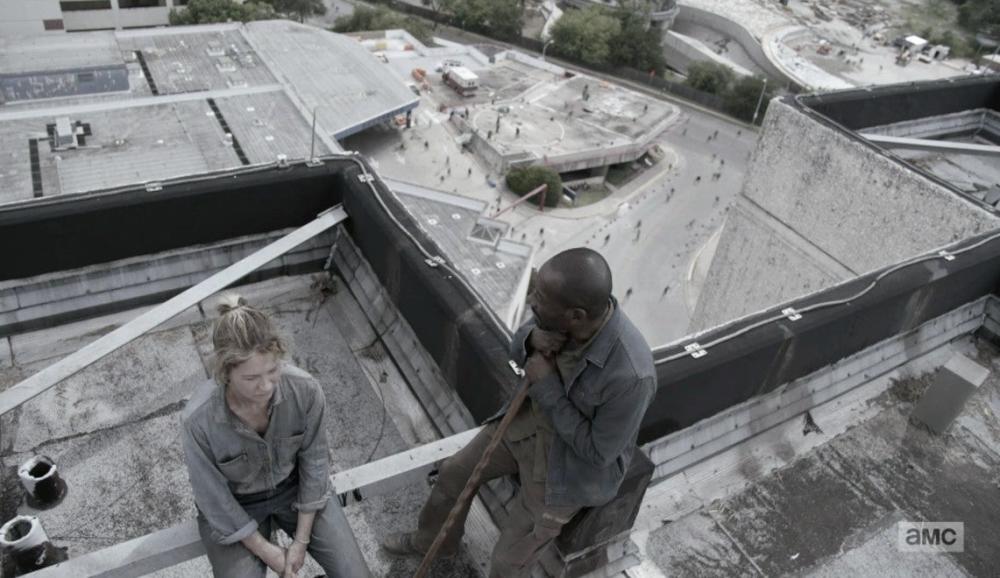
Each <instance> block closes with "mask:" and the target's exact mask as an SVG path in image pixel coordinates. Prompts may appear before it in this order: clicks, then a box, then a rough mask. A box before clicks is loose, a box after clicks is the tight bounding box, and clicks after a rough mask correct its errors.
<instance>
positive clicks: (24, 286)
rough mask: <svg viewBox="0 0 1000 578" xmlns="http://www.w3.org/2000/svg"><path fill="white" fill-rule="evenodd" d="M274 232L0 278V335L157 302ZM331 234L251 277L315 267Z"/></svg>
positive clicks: (327, 247)
mask: <svg viewBox="0 0 1000 578" xmlns="http://www.w3.org/2000/svg"><path fill="white" fill-rule="evenodd" d="M286 232H287V231H277V232H274V233H266V234H263V235H254V236H251V237H243V238H238V239H233V240H229V241H225V242H221V243H215V244H211V245H203V246H198V247H191V248H187V249H178V250H175V251H167V252H163V253H159V254H156V255H148V256H142V257H135V258H131V259H121V260H118V261H114V262H111V263H104V264H100V265H94V266H91V267H84V268H80V269H72V270H68V271H60V272H58V273H50V274H46V275H39V276H37V277H31V278H28V279H17V280H11V281H3V282H0V334H10V333H19V332H22V331H27V330H32V329H38V328H41V327H47V326H49V325H51V324H53V323H64V322H67V321H71V320H77V319H82V318H86V317H92V316H94V315H100V314H105V313H109V312H114V311H123V310H126V309H129V308H132V307H137V306H140V305H147V304H151V303H159V302H162V301H164V300H165V299H166V298H168V297H169V296H172V295H173V294H176V293H179V292H181V291H183V290H184V289H187V288H188V287H191V286H193V285H195V284H196V283H199V282H200V281H203V280H205V279H207V278H208V277H209V276H211V275H213V274H215V273H217V272H219V271H221V270H222V269H224V268H225V267H228V266H229V265H232V264H233V263H235V262H236V261H239V260H240V259H243V258H244V257H247V256H248V255H250V254H251V253H253V252H254V251H257V250H259V249H261V248H263V247H264V246H266V245H268V244H269V243H272V242H274V241H276V240H277V239H279V238H280V237H281V236H282V235H283V234H285V233H286ZM333 240H334V233H333V232H332V231H331V232H327V233H324V234H322V235H320V236H318V237H316V238H314V239H311V240H309V241H307V242H306V243H303V244H302V245H300V246H298V247H296V248H295V249H293V250H291V251H289V252H288V253H286V254H284V255H282V256H281V258H279V259H275V260H274V261H271V262H270V263H268V264H267V265H265V266H264V267H261V268H260V269H258V270H257V271H255V272H254V274H253V278H254V279H255V280H258V281H259V280H261V279H267V278H270V277H276V276H278V275H285V274H298V273H302V272H306V271H315V270H319V269H320V267H322V264H323V263H324V262H325V261H326V258H327V256H328V255H329V253H330V246H331V245H332V244H333Z"/></svg>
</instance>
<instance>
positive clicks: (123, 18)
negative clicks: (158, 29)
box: [56, 0, 174, 31]
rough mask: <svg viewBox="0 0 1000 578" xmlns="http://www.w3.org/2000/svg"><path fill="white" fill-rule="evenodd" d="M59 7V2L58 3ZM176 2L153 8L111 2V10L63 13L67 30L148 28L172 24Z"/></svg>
mask: <svg viewBox="0 0 1000 578" xmlns="http://www.w3.org/2000/svg"><path fill="white" fill-rule="evenodd" d="M56 4H57V5H58V2H57V3H56ZM173 6H174V0H166V2H165V5H164V6H154V7H151V8H119V7H118V0H111V9H110V10H77V11H68V12H63V15H62V18H63V20H64V21H65V23H66V30H70V31H73V30H102V29H109V28H114V29H117V30H121V29H123V28H146V27H150V26H167V25H168V24H170V9H171V8H173Z"/></svg>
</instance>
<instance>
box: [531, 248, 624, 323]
mask: <svg viewBox="0 0 1000 578" xmlns="http://www.w3.org/2000/svg"><path fill="white" fill-rule="evenodd" d="M543 267H544V268H547V269H550V270H551V271H552V272H553V273H555V274H556V275H557V276H558V279H560V282H559V284H558V286H557V287H556V288H555V290H556V295H554V297H556V298H557V299H558V300H559V301H560V302H561V303H562V304H563V305H565V306H566V307H571V308H579V309H583V310H584V311H585V312H586V313H587V317H588V318H590V319H594V318H596V317H598V316H600V315H601V314H602V313H604V312H605V311H606V310H607V307H608V301H609V300H610V299H611V288H612V286H611V268H610V267H609V266H608V262H607V261H606V260H605V259H604V257H602V256H601V254H600V253H598V252H597V251H594V250H593V249H587V248H585V247H577V248H574V249H568V250H566V251H563V252H562V253H559V254H558V255H556V256H554V257H552V258H551V259H549V260H548V261H546V262H545V264H544V265H543Z"/></svg>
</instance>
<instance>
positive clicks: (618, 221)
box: [515, 107, 757, 347]
mask: <svg viewBox="0 0 1000 578" xmlns="http://www.w3.org/2000/svg"><path fill="white" fill-rule="evenodd" d="M715 131H718V136H716V137H714V138H712V139H711V140H709V137H710V136H713V135H714V134H715ZM660 141H661V143H662V144H663V145H664V146H665V147H669V148H672V149H673V150H674V151H675V152H676V153H677V155H678V158H679V162H678V163H677V164H676V165H675V166H674V168H673V169H672V170H670V171H669V172H668V174H667V175H666V176H664V177H661V178H658V179H656V180H654V181H652V182H650V183H645V184H642V185H640V186H639V187H638V188H637V191H636V193H635V195H634V196H633V197H632V198H631V199H630V200H629V201H627V202H625V203H622V204H621V205H620V206H619V208H618V210H617V211H614V212H612V213H611V214H609V215H605V216H603V217H593V218H589V219H581V220H576V219H572V218H554V217H552V216H547V215H544V214H540V213H538V211H537V210H535V209H533V208H529V207H525V208H523V209H520V208H519V210H518V216H520V217H522V219H521V220H520V221H519V222H518V223H517V225H516V228H517V229H518V230H521V231H524V232H527V233H528V238H527V241H528V242H530V243H533V244H534V245H535V246H536V248H537V250H538V253H537V257H536V262H537V263H541V262H543V261H544V260H545V259H547V258H549V257H551V256H552V255H554V254H555V253H558V252H559V251H562V250H564V249H567V248H570V247H578V246H587V247H591V248H593V249H595V250H598V251H600V252H601V254H603V255H604V256H605V258H607V259H608V262H609V263H610V264H611V268H612V272H613V274H614V279H615V290H614V292H615V295H616V296H617V297H618V299H619V301H620V302H621V304H622V306H623V308H624V310H625V311H626V312H627V313H628V314H629V317H631V318H632V320H633V321H634V322H635V323H636V325H637V326H638V327H639V329H640V330H641V331H642V333H643V335H644V336H645V337H646V339H647V340H648V341H649V343H650V345H652V346H654V347H655V346H657V345H661V344H665V343H668V342H670V341H673V340H675V339H678V338H680V337H683V336H684V335H686V334H687V332H688V331H687V330H688V324H689V322H690V315H691V311H690V310H689V306H688V300H687V299H686V292H687V291H690V290H692V289H695V288H692V287H685V284H686V283H687V275H688V271H689V268H690V266H691V263H692V259H693V258H694V256H695V254H696V253H697V252H698V251H699V249H701V247H702V246H703V245H704V244H705V242H706V241H707V240H708V239H709V237H711V235H712V234H713V233H714V232H715V231H717V230H718V229H719V227H721V226H722V223H723V219H724V217H725V214H726V210H727V207H728V206H729V205H730V204H731V203H732V201H733V200H734V199H735V197H736V195H737V194H738V193H739V190H740V187H741V185H742V183H743V175H744V172H745V168H746V165H747V160H748V157H749V154H750V152H751V151H752V150H753V148H754V146H755V145H756V141H757V133H756V132H754V131H750V130H747V129H746V128H745V127H743V126H742V125H738V124H733V123H729V122H726V121H724V120H722V119H719V118H718V117H716V116H714V115H710V114H706V113H703V112H700V111H697V110H694V109H690V108H687V107H682V117H681V120H680V121H679V122H678V123H676V124H675V125H674V126H672V127H671V128H670V129H668V130H667V131H666V132H665V133H664V134H663V135H662V136H661V138H660ZM664 162H666V161H664ZM658 169H659V167H658V166H657V167H653V168H652V169H650V170H651V171H656V170H658ZM720 171H721V173H722V174H721V177H720V178H719V179H718V180H714V179H713V176H712V175H713V173H716V172H720ZM696 177H701V179H700V182H698V183H696V182H695V180H696ZM671 190H673V193H671ZM542 229H544V232H541V230H542ZM515 238H518V236H517V235H515Z"/></svg>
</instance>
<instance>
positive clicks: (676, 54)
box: [660, 30, 753, 76]
mask: <svg viewBox="0 0 1000 578" xmlns="http://www.w3.org/2000/svg"><path fill="white" fill-rule="evenodd" d="M660 45H661V46H662V47H663V51H664V56H665V57H666V59H667V63H668V64H669V65H670V67H671V68H673V69H675V70H678V71H680V72H683V73H687V69H688V66H690V65H691V63H692V62H702V61H704V60H711V61H712V62H716V63H718V64H722V65H725V66H728V67H729V68H731V69H733V71H735V72H736V73H737V74H741V75H744V76H752V75H753V73H752V72H750V71H749V70H747V69H746V68H743V67H742V66H739V65H737V64H735V63H733V62H730V61H728V60H726V59H724V58H722V57H720V56H719V55H718V54H716V53H715V52H713V51H712V50H710V49H709V48H708V47H707V46H705V45H704V44H701V43H700V42H698V41H696V40H694V39H692V38H689V37H687V36H684V35H682V34H677V33H676V32H672V31H670V30H665V31H664V32H663V40H662V41H661V42H660Z"/></svg>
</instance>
